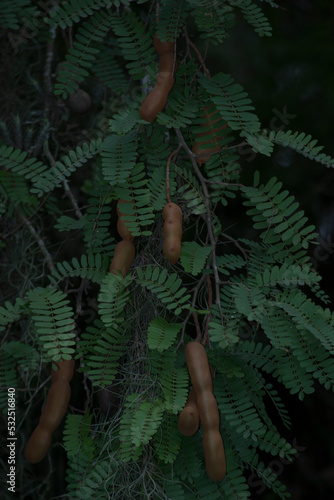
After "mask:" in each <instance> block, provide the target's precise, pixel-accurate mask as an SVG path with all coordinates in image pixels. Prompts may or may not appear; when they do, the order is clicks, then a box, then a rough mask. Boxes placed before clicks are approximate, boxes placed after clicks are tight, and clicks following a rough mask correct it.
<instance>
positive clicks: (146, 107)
mask: <svg viewBox="0 0 334 500" xmlns="http://www.w3.org/2000/svg"><path fill="white" fill-rule="evenodd" d="M153 43H154V47H155V49H156V52H157V54H158V55H159V74H158V77H157V81H156V85H155V87H154V88H153V89H152V90H151V92H150V93H149V94H148V95H147V96H146V98H145V99H144V101H143V102H142V104H141V106H140V109H139V113H140V115H141V117H142V118H143V119H144V120H146V121H148V122H152V121H153V120H155V118H156V116H157V114H158V113H159V112H160V111H162V110H163V109H164V107H165V106H166V104H167V99H168V94H169V92H170V91H171V89H172V87H173V85H174V80H175V72H176V69H177V59H176V57H175V42H170V41H166V42H162V41H161V40H159V38H158V37H157V35H155V37H154V41H153ZM213 115H214V112H210V108H209V107H206V108H204V121H203V124H204V125H203V126H209V128H210V129H211V130H209V131H205V132H202V133H199V134H198V136H197V139H196V141H195V142H194V145H193V153H194V154H195V155H196V161H197V163H199V164H204V163H206V162H207V161H208V159H209V158H210V156H211V155H212V154H213V153H215V152H216V151H218V150H219V145H218V143H216V144H214V145H212V140H211V139H209V138H208V136H209V135H211V134H212V129H214V130H215V131H219V130H221V129H223V128H225V127H226V125H222V126H221V125H219V119H217V120H211V117H212V116H213ZM208 143H210V147H209V148H205V145H206V144H208ZM126 203H131V201H127V200H123V199H119V200H118V202H117V215H118V220H117V232H118V234H119V236H120V237H121V240H120V241H119V242H118V243H117V245H116V247H115V250H114V255H113V259H112V261H111V264H110V267H109V272H110V273H113V274H116V275H117V273H118V272H119V271H120V272H121V274H122V275H123V276H125V275H126V274H127V273H128V271H129V269H130V267H131V265H132V263H133V261H134V258H135V246H134V244H133V240H134V236H133V235H132V234H131V232H130V230H129V228H128V227H127V225H126V223H125V222H124V220H123V216H124V213H123V212H122V206H123V205H124V204H126ZM162 215H163V219H164V227H163V232H164V245H163V253H164V255H165V257H166V258H167V260H168V261H169V262H170V263H171V264H176V263H177V261H178V260H179V257H180V254H181V240H182V211H181V208H180V207H179V206H178V205H177V204H176V203H173V202H171V201H168V202H167V204H166V205H165V207H164V209H163V213H162ZM185 358H186V362H187V367H188V371H189V374H190V378H191V382H192V388H191V389H190V392H189V395H188V399H187V402H186V405H185V407H184V408H183V410H182V411H181V413H180V415H179V419H178V429H179V431H180V432H181V434H183V435H184V436H192V435H194V434H195V433H196V432H197V431H198V429H199V425H200V423H201V424H202V427H203V449H204V457H205V463H206V470H207V474H208V476H209V478H210V479H212V480H213V481H221V480H222V479H223V478H224V476H225V474H226V460H225V452H224V445H223V440H222V437H221V434H220V431H219V411H218V407H217V402H216V399H215V397H214V395H213V392H212V391H213V385H212V376H211V371H210V365H209V362H208V358H207V353H206V350H205V348H204V346H203V345H202V344H201V343H200V342H198V341H193V342H189V343H188V344H187V345H186V347H185ZM55 365H56V367H57V369H54V368H52V370H51V377H52V384H51V387H50V390H49V392H48V395H47V399H46V403H45V405H44V408H43V410H42V414H41V417H40V419H39V423H38V425H37V427H36V428H35V430H34V432H33V433H32V435H31V437H30V439H29V441H28V443H27V445H26V448H25V458H26V460H27V461H28V462H30V463H38V462H40V461H41V460H42V459H43V458H44V457H45V455H46V454H47V452H48V449H49V447H50V444H51V440H52V433H53V432H54V431H55V429H56V428H57V427H58V426H59V425H60V423H61V421H62V419H63V417H64V416H65V414H66V411H67V407H68V404H69V401H70V396H71V388H70V381H71V380H72V378H73V374H74V366H75V362H74V360H73V359H71V360H61V361H58V362H56V363H55Z"/></svg>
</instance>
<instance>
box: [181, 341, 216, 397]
mask: <svg viewBox="0 0 334 500" xmlns="http://www.w3.org/2000/svg"><path fill="white" fill-rule="evenodd" d="M184 353H185V357H186V362H187V366H188V371H189V375H190V378H191V382H192V384H193V386H194V388H195V391H196V394H197V398H198V397H199V395H200V394H201V393H202V392H204V391H211V392H212V377H211V373H210V366H209V361H208V356H207V353H206V350H205V348H204V346H203V345H202V344H201V343H200V342H197V341H193V342H189V343H188V344H187V345H186V347H185V351H184ZM197 403H198V400H197Z"/></svg>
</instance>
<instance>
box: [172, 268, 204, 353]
mask: <svg viewBox="0 0 334 500" xmlns="http://www.w3.org/2000/svg"><path fill="white" fill-rule="evenodd" d="M204 279H205V274H203V276H202V277H201V279H200V280H199V281H198V283H197V285H196V286H195V287H194V288H193V298H192V301H191V309H190V311H189V312H188V314H187V316H186V319H185V320H184V322H183V328H182V332H181V337H180V341H179V343H178V345H177V346H176V351H177V350H178V348H179V347H180V345H181V344H182V343H183V338H184V332H185V330H186V326H187V323H188V321H189V318H190V316H191V315H192V313H193V309H195V305H196V301H197V296H198V292H199V290H200V288H201V286H202V284H203V281H204Z"/></svg>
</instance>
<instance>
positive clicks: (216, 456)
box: [203, 429, 226, 481]
mask: <svg viewBox="0 0 334 500" xmlns="http://www.w3.org/2000/svg"><path fill="white" fill-rule="evenodd" d="M203 449H204V457H205V468H206V472H207V475H208V476H209V478H210V479H211V480H212V481H221V480H222V479H223V478H224V477H225V475H226V458H225V450H224V444H223V440H222V437H221V434H220V432H219V429H210V430H208V431H205V432H204V434H203Z"/></svg>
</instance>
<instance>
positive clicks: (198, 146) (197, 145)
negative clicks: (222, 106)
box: [192, 106, 227, 165]
mask: <svg viewBox="0 0 334 500" xmlns="http://www.w3.org/2000/svg"><path fill="white" fill-rule="evenodd" d="M209 109H210V106H206V107H205V108H204V117H203V118H204V119H205V122H204V123H202V124H201V127H210V130H208V131H206V132H200V133H198V134H197V137H196V140H195V141H194V144H193V148H192V152H193V153H194V154H195V155H204V154H205V155H207V156H202V157H199V158H196V162H197V163H198V164H199V165H203V164H204V163H207V162H208V161H209V159H210V158H211V156H212V154H213V153H216V152H217V151H219V150H220V145H219V143H218V141H217V137H216V135H215V134H216V133H217V132H219V131H220V130H223V129H225V128H226V127H227V124H226V123H223V124H222V125H220V126H219V127H215V124H216V123H221V122H222V119H221V117H220V116H218V117H217V118H216V120H212V119H211V117H212V116H213V115H215V114H216V110H214V111H213V112H212V113H209V111H208V110H209ZM200 137H208V139H207V140H205V139H204V140H201V139H200ZM213 143H215V144H216V146H211V147H209V148H203V146H204V145H205V144H213Z"/></svg>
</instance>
